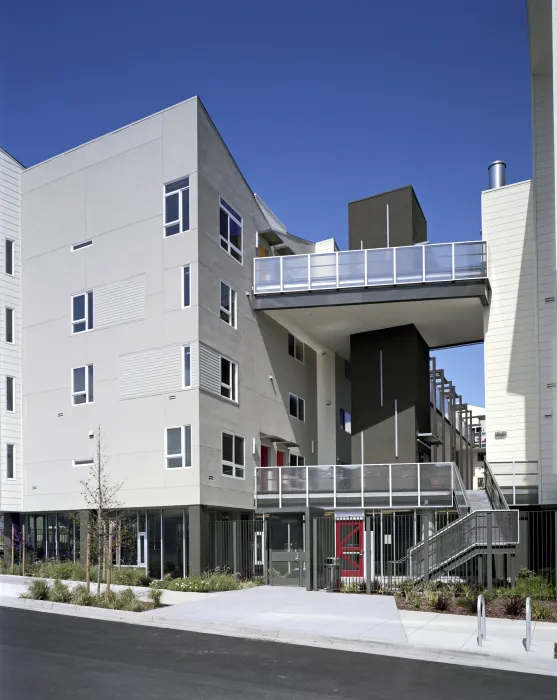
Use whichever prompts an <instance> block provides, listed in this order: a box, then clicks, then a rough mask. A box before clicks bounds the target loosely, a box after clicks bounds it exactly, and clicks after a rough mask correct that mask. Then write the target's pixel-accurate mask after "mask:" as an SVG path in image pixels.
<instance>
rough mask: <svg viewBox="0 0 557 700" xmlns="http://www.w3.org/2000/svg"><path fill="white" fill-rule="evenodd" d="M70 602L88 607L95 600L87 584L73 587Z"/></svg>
mask: <svg viewBox="0 0 557 700" xmlns="http://www.w3.org/2000/svg"><path fill="white" fill-rule="evenodd" d="M71 602H72V603H73V604H74V605H83V606H85V607H90V606H91V605H94V604H95V602H96V601H95V596H94V595H93V594H92V593H91V592H90V591H88V590H87V586H85V585H80V586H76V587H75V588H74V589H73V591H72V599H71Z"/></svg>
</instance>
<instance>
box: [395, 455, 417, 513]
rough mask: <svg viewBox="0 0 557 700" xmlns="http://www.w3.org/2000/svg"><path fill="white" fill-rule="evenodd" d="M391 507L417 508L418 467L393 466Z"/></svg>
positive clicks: (411, 465) (406, 465)
mask: <svg viewBox="0 0 557 700" xmlns="http://www.w3.org/2000/svg"><path fill="white" fill-rule="evenodd" d="M391 469H392V481H391V484H392V490H393V506H418V505H419V503H418V465H417V464H393V465H392V467H391Z"/></svg>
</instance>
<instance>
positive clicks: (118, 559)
mask: <svg viewBox="0 0 557 700" xmlns="http://www.w3.org/2000/svg"><path fill="white" fill-rule="evenodd" d="M116 527H117V528H118V529H117V533H116V566H117V567H118V568H119V569H120V568H121V566H122V522H121V521H120V522H118V524H117V526H116Z"/></svg>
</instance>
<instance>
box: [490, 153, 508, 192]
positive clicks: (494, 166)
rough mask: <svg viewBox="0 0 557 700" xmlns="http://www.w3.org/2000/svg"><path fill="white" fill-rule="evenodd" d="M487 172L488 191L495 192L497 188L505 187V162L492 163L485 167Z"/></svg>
mask: <svg viewBox="0 0 557 700" xmlns="http://www.w3.org/2000/svg"><path fill="white" fill-rule="evenodd" d="M487 172H488V173H489V189H490V190H496V189H497V188H498V187H504V186H505V185H506V183H507V179H506V173H507V164H506V163H505V161H503V160H496V161H494V162H493V163H491V165H488V166H487Z"/></svg>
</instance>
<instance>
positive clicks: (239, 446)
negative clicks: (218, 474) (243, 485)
mask: <svg viewBox="0 0 557 700" xmlns="http://www.w3.org/2000/svg"><path fill="white" fill-rule="evenodd" d="M222 473H223V474H224V475H225V476H234V477H236V478H237V479H243V478H244V473H245V470H244V438H243V437H239V436H238V435H232V434H231V433H223V434H222Z"/></svg>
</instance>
